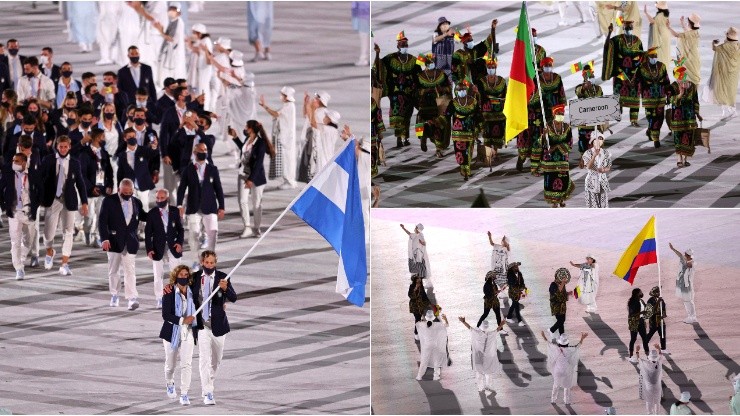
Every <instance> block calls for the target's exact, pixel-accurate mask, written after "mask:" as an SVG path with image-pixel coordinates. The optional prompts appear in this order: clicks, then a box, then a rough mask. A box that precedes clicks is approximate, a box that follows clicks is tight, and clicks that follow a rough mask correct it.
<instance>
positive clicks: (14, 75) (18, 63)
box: [6, 39, 26, 102]
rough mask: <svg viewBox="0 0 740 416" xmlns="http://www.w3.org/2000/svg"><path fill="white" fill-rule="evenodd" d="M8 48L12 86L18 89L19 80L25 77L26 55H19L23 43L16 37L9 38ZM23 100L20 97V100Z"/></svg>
mask: <svg viewBox="0 0 740 416" xmlns="http://www.w3.org/2000/svg"><path fill="white" fill-rule="evenodd" d="M6 45H7V47H8V48H7V49H8V71H9V72H10V81H11V87H12V88H13V89H15V90H17V89H18V80H19V79H21V78H23V62H24V61H25V60H26V57H25V56H23V55H19V54H18V52H20V49H21V44H20V42H18V41H17V40H16V39H9V40H8V43H6ZM21 101H22V100H21V99H20V98H18V102H21Z"/></svg>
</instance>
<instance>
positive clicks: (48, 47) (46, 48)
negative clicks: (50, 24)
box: [41, 46, 54, 55]
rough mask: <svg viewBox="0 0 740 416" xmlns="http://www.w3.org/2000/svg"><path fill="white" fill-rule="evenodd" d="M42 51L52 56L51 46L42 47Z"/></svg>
mask: <svg viewBox="0 0 740 416" xmlns="http://www.w3.org/2000/svg"><path fill="white" fill-rule="evenodd" d="M41 50H42V51H46V52H49V53H50V54H52V55H54V49H51V46H44V47H43V48H41Z"/></svg>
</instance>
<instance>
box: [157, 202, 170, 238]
mask: <svg viewBox="0 0 740 416" xmlns="http://www.w3.org/2000/svg"><path fill="white" fill-rule="evenodd" d="M169 209H170V208H169V205H168V206H166V207H164V208H160V209H159V216H160V217H162V224H164V231H165V232H167V222H168V221H169V220H170V211H169Z"/></svg>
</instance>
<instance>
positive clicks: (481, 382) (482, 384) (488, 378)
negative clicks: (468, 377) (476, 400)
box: [475, 372, 493, 391]
mask: <svg viewBox="0 0 740 416" xmlns="http://www.w3.org/2000/svg"><path fill="white" fill-rule="evenodd" d="M475 382H476V384H477V385H478V391H483V390H484V389H488V390H491V391H493V374H483V373H478V372H476V373H475Z"/></svg>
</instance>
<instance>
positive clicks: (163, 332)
mask: <svg viewBox="0 0 740 416" xmlns="http://www.w3.org/2000/svg"><path fill="white" fill-rule="evenodd" d="M177 290H178V289H177V285H174V287H173V288H172V291H171V292H170V293H166V294H165V295H164V296H162V319H164V323H163V324H162V329H160V330H159V337H160V338H162V339H163V340H165V341H167V342H171V341H172V328H174V325H180V317H179V316H177V315H175V296H179V295H178V294H177ZM190 290H191V291H193V289H192V287H191V289H190ZM193 304H194V305H195V309H196V310H197V309H198V308H199V307H200V299H198V295H197V294H196V293H195V292H193ZM195 321H196V323H197V326H195V327H193V340H194V341H195V344H196V345H197V344H198V329H199V328H203V318H202V317H201V312H198V315H196V316H195Z"/></svg>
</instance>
